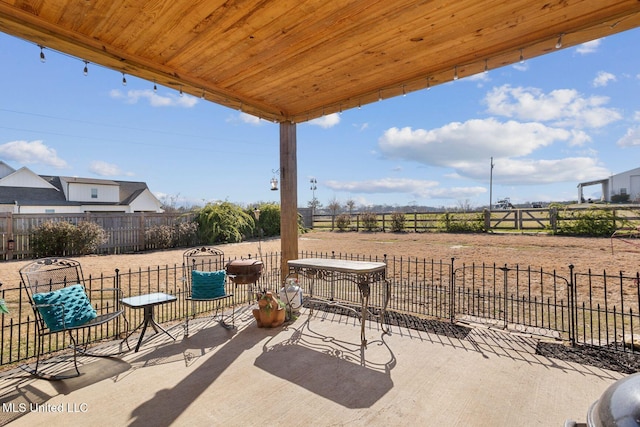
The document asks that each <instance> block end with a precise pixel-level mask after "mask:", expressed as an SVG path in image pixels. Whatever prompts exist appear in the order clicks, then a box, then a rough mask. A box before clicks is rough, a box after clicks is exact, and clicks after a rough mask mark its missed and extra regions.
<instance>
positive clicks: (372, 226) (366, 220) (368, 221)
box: [360, 212, 378, 231]
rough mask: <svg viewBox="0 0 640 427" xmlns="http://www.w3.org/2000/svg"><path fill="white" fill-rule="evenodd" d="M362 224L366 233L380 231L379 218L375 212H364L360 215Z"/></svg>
mask: <svg viewBox="0 0 640 427" xmlns="http://www.w3.org/2000/svg"><path fill="white" fill-rule="evenodd" d="M360 222H361V223H362V228H364V229H365V230H366V231H374V230H377V229H378V216H377V215H376V214H375V213H373V212H364V213H362V214H360Z"/></svg>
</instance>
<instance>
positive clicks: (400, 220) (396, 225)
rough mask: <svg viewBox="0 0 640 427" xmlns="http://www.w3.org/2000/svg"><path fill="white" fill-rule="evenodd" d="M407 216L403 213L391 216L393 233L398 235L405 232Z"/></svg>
mask: <svg viewBox="0 0 640 427" xmlns="http://www.w3.org/2000/svg"><path fill="white" fill-rule="evenodd" d="M404 223H405V216H404V214H403V213H402V212H394V213H392V214H391V231H393V232H395V233H397V232H400V231H404Z"/></svg>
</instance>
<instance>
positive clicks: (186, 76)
mask: <svg viewBox="0 0 640 427" xmlns="http://www.w3.org/2000/svg"><path fill="white" fill-rule="evenodd" d="M638 26H640V1H639V0H484V1H480V0H424V1H416V0H392V1H390V0H339V1H338V0H336V1H327V0H153V1H140V0H110V1H104V0H103V1H100V0H0V31H2V32H5V33H8V34H12V35H15V36H17V37H20V38H22V39H26V40H29V41H31V42H33V43H34V44H35V45H41V46H44V48H45V49H53V50H56V51H60V52H64V53H66V54H69V55H72V56H74V57H77V58H78V59H80V60H86V61H89V62H91V63H97V64H101V65H103V66H106V67H108V68H112V69H114V70H117V71H118V72H123V73H125V74H127V75H135V76H138V77H140V78H143V79H146V80H149V81H156V82H157V83H158V84H161V85H164V86H168V87H171V88H173V89H176V90H180V88H182V90H183V91H184V92H186V93H190V94H192V95H194V96H202V95H203V94H204V97H205V98H206V99H207V100H210V101H212V102H216V103H218V104H222V105H225V106H228V107H230V108H234V109H241V110H242V111H244V112H247V113H249V114H252V115H255V116H258V117H261V118H264V119H267V120H273V121H277V122H281V121H291V122H302V121H306V120H309V119H313V118H316V117H319V116H321V115H323V114H329V113H333V112H337V111H341V110H345V109H349V108H353V107H357V106H359V105H363V104H366V103H370V102H374V101H377V100H378V99H379V98H389V97H392V96H397V95H401V94H402V93H404V92H410V91H415V90H422V89H425V88H426V87H427V86H435V85H438V84H442V83H444V82H447V81H450V80H452V79H454V76H455V74H456V73H457V75H458V76H459V77H465V76H468V75H472V74H476V73H479V72H482V71H483V70H485V67H486V68H487V69H493V68H497V67H502V66H504V65H508V64H511V63H515V62H518V61H519V60H520V57H521V55H522V56H523V57H524V58H525V59H528V58H532V57H535V56H538V55H542V54H545V53H550V52H553V51H554V50H555V49H556V44H557V43H558V41H559V40H560V39H561V45H562V47H561V48H566V47H570V46H575V45H577V44H580V43H584V42H586V41H590V40H594V39H597V38H601V37H604V36H607V35H610V34H614V33H617V32H620V31H625V30H628V29H631V28H635V27H638ZM45 52H46V50H45ZM38 53H39V49H38V48H37V46H34V55H38Z"/></svg>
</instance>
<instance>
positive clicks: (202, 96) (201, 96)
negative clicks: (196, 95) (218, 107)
mask: <svg viewBox="0 0 640 427" xmlns="http://www.w3.org/2000/svg"><path fill="white" fill-rule="evenodd" d="M204 95H205V93H204V89H202V95H200V98H201V99H205V98H204Z"/></svg>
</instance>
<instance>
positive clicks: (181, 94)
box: [180, 85, 184, 96]
mask: <svg viewBox="0 0 640 427" xmlns="http://www.w3.org/2000/svg"><path fill="white" fill-rule="evenodd" d="M183 95H184V94H183V93H182V85H180V96H183Z"/></svg>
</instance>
